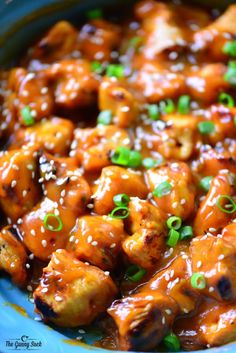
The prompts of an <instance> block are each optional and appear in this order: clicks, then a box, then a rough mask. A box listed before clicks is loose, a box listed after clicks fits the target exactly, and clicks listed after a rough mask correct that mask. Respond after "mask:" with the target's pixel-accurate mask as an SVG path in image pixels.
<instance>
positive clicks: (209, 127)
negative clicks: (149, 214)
mask: <svg viewBox="0 0 236 353" xmlns="http://www.w3.org/2000/svg"><path fill="white" fill-rule="evenodd" d="M198 130H199V131H200V133H201V134H203V135H208V134H211V133H212V132H214V131H215V124H214V123H213V122H212V121H202V122H200V123H199V124H198Z"/></svg>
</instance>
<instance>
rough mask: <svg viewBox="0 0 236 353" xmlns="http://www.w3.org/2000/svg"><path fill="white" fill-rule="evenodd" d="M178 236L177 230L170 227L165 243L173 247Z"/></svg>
mask: <svg viewBox="0 0 236 353" xmlns="http://www.w3.org/2000/svg"><path fill="white" fill-rule="evenodd" d="M179 237H180V235H179V232H177V230H175V229H171V230H170V231H169V233H168V240H167V242H166V244H167V245H169V246H170V247H171V248H174V247H175V245H176V244H177V243H178V241H179Z"/></svg>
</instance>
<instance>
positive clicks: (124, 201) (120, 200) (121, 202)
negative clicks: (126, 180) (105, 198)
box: [113, 194, 130, 207]
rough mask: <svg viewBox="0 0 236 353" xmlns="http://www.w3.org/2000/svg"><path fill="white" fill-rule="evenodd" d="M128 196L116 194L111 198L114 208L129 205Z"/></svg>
mask: <svg viewBox="0 0 236 353" xmlns="http://www.w3.org/2000/svg"><path fill="white" fill-rule="evenodd" d="M129 200H130V198H129V196H128V195H126V194H117V195H115V196H114V197H113V201H114V204H115V205H116V206H122V207H123V206H127V205H128V203H129Z"/></svg>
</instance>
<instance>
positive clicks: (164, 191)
mask: <svg viewBox="0 0 236 353" xmlns="http://www.w3.org/2000/svg"><path fill="white" fill-rule="evenodd" d="M171 189H172V185H171V184H170V183H169V182H168V181H163V182H162V183H160V184H159V185H157V186H156V187H155V189H154V190H153V195H154V196H156V197H162V196H165V195H168V194H169V193H170V192H171Z"/></svg>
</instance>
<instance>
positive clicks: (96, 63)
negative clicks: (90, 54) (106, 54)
mask: <svg viewBox="0 0 236 353" xmlns="http://www.w3.org/2000/svg"><path fill="white" fill-rule="evenodd" d="M90 66H91V70H92V71H93V72H96V73H97V74H101V73H102V71H103V67H102V64H101V63H100V62H99V61H92V62H91V64H90Z"/></svg>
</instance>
